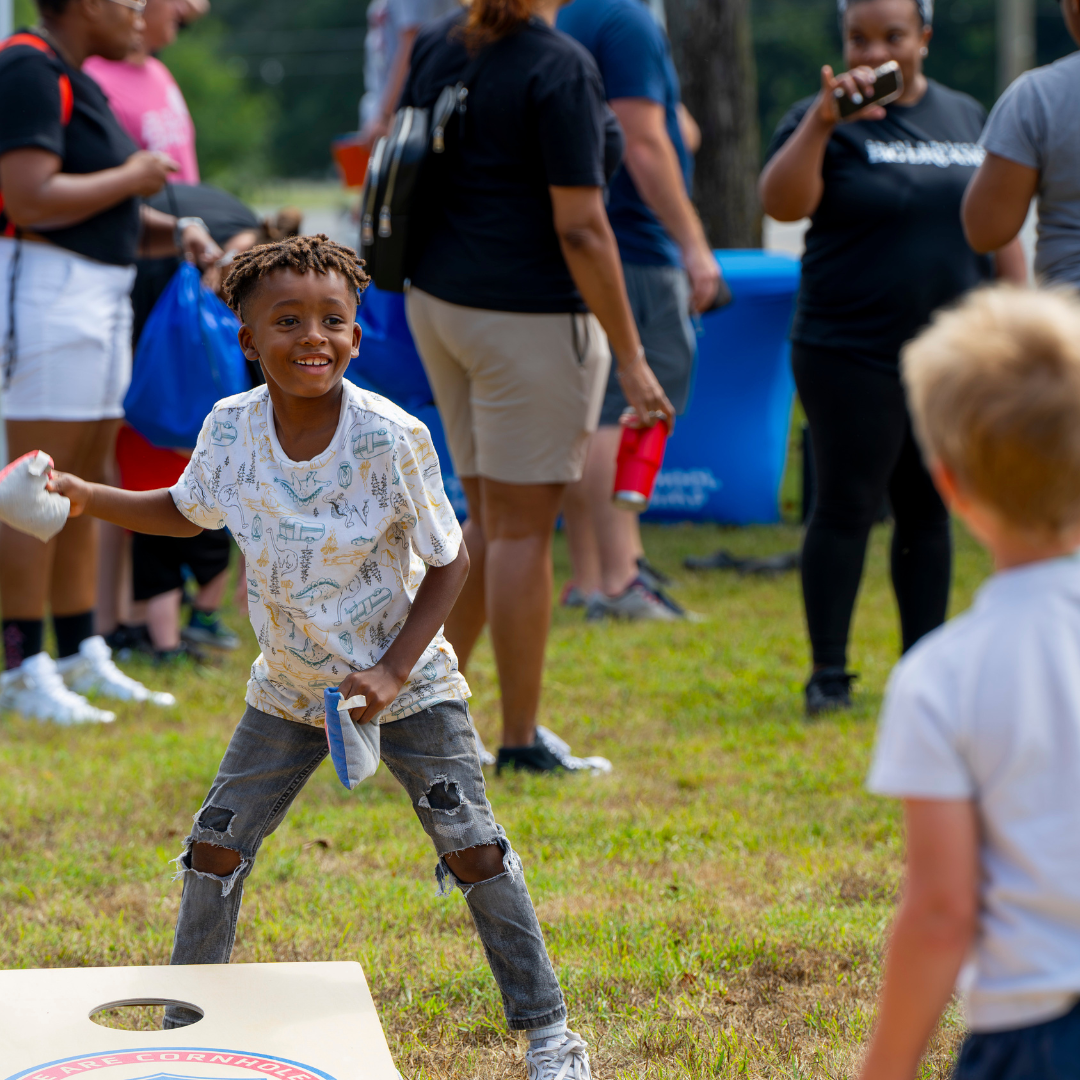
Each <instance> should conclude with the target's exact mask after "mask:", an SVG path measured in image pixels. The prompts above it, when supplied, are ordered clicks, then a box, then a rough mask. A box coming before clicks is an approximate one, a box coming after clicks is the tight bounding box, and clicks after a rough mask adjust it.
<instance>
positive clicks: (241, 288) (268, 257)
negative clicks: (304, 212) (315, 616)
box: [221, 233, 371, 319]
mask: <svg viewBox="0 0 1080 1080" xmlns="http://www.w3.org/2000/svg"><path fill="white" fill-rule="evenodd" d="M273 270H295V271H296V272H297V273H299V274H306V273H307V272H308V271H309V270H310V271H313V272H314V273H316V274H328V273H329V272H330V271H331V270H336V271H337V272H338V273H339V274H341V276H342V277H344V278H345V279H346V280H348V281H349V282H350V283H351V284H352V286H353V288H354V289H356V290H357V292H363V290H364V289H366V288H367V286H368V282H369V281H370V280H371V279H370V278H369V277H368V276H367V274H366V273H365V272H364V263H363V261H362V260H361V259H360V258H359V257H358V256H357V254H356V252H355V251H353V250H352V248H347V247H344V246H342V245H341V244H335V243H334V241H333V240H331V239H330V238H329V237H328V236H327V235H326V234H325V233H319V234H318V235H317V236H288V237H286V238H285V239H284V240H278V241H275V242H274V243H272V244H258V245H256V246H255V247H253V248H250V249H249V250H248V251H244V252H241V253H240V254H239V255H237V256H236V258H235V259H233V261H232V265H231V266H230V267H229V274H228V276H227V277H226V278H225V282H224V284H223V285H222V286H221V292H222V295H223V296H224V298H225V303H226V304H228V305H229V307H231V308H232V309H233V311H235V312H236V314H237V315H239V316H240V318H241V319H242V318H243V317H244V315H243V312H242V311H241V308H243V306H244V303H245V301H247V300H248V298H249V297H250V296H251V294H252V293H253V292H254V291H255V289H256V288H257V287H258V284H259V281H260V280H261V279H262V278H264V277H265V276H266V275H267V274H269V273H270V272H271V271H273Z"/></svg>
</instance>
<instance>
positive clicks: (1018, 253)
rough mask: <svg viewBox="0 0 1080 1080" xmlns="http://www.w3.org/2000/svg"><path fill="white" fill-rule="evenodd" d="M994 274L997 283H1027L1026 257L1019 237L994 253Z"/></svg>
mask: <svg viewBox="0 0 1080 1080" xmlns="http://www.w3.org/2000/svg"><path fill="white" fill-rule="evenodd" d="M994 273H995V275H996V276H997V279H998V281H1011V282H1012V283H1013V284H1014V285H1026V284H1027V283H1028V268H1027V257H1026V256H1025V255H1024V245H1023V244H1021V243H1020V238H1019V237H1016V238H1015V239H1014V240H1010V241H1009V242H1008V243H1007V244H1006V245H1005V246H1004V247H1003V248H999V249H998V250H997V251H995V252H994Z"/></svg>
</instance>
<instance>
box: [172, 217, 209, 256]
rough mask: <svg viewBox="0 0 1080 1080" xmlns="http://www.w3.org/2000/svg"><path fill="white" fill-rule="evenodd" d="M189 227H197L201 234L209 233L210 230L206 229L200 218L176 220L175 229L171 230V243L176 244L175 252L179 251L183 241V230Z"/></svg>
mask: <svg viewBox="0 0 1080 1080" xmlns="http://www.w3.org/2000/svg"><path fill="white" fill-rule="evenodd" d="M189 225H198V226H199V228H200V229H202V231H203V232H205V233H209V232H210V230H209V229H208V228H207V227H206V222H205V221H203V219H202V218H201V217H182V218H177V219H176V227H175V228H174V229H173V242H174V243H175V244H176V250H177V251H181V250H183V248H182V241H183V239H184V230H185V229H186V228H187V227H188V226H189Z"/></svg>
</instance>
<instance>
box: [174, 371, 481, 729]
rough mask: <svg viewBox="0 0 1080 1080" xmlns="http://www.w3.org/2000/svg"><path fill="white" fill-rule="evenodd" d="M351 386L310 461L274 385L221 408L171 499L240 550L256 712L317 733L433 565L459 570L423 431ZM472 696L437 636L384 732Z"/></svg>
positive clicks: (386, 641)
mask: <svg viewBox="0 0 1080 1080" xmlns="http://www.w3.org/2000/svg"><path fill="white" fill-rule="evenodd" d="M342 385H343V387H344V394H343V397H342V405H341V419H340V421H339V422H338V427H337V430H336V432H335V433H334V437H333V439H332V440H331V442H330V445H329V446H328V447H327V448H326V450H324V451H323V453H322V454H320V455H319V456H318V457H316V458H312V459H311V460H310V461H303V462H296V461H292V460H290V459H289V458H288V457H286V455H285V453H284V451H283V450H282V449H281V446H280V444H279V442H278V439H277V433H276V431H275V429H274V420H273V410H272V406H271V403H270V396H269V393H268V391H267V389H266V387H265V386H260V387H257V388H256V389H254V390H250V391H248V392H247V393H245V394H237V395H236V396H235V397H231V398H225V399H224V400H223V401H219V402H218V403H217V405H215V406H214V410H213V412H211V414H210V415H209V416H208V417H207V418H206V422H205V423H204V424H203V428H202V431H201V432H200V434H199V442H198V446H197V447H196V449H195V453H194V454H193V455H192V457H191V461H190V462H189V463H188V466H187V468H186V469H185V470H184V475H183V476H181V477H180V479H179V481H177V483H176V484H175V485H174V486H173V487H172V488H171V489H170V490H171V494H172V497H173V501H174V502H175V503H176V506H177V508H178V509H179V510H180V512H181V513H182V514H183V515H184V516H185V517H186V518H188V520H189V521H192V522H194V523H195V524H196V525H201V526H202V527H203V528H204V529H219V528H221V527H222V526H227V527H228V529H229V531H230V532H231V533H232V535H233V537H234V538H235V540H236V542H237V544H238V545H239V546H240V550H241V551H242V552H243V553H244V556H245V559H246V562H247V586H248V609H249V612H250V615H251V625H252V627H253V628H254V630H255V634H256V636H257V637H258V639H259V645H260V646H261V647H262V652H261V654H260V655H259V657H258V659H257V660H256V661H255V663H254V664H252V666H251V680H250V681H249V682H248V690H247V702H248V704H249V705H252V706H253V707H254V708H256V709H260V710H262V711H263V712H267V713H271V714H273V715H276V716H282V717H285V718H286V719H288V720H297V721H300V722H301V723H305V724H313V725H317V726H318V725H322V724H323V722H324V709H323V690H325V689H326V688H327V687H330V686H337V685H339V684H340V682H341V680H342V679H344V678H345V676H346V675H348V674H349V673H350V672H351V671H356V670H359V669H361V668H367V667H371V666H372V665H373V664H375V663H377V662H378V660H379V659H380V657H381V656H382V655H383V653H384V652H386V649H387V648H388V647H389V645H390V643H391V642H392V641H393V640H394V638H395V637H396V636H397V634H398V632H399V631H400V629H401V627H402V625H403V623H404V622H405V619H406V617H407V616H408V614H409V611H410V609H411V607H412V601H413V597H414V596H415V595H416V590H417V588H418V587H419V585H420V582H421V581H422V580H423V577H424V572H425V564H427V565H430V566H445V565H446V564H447V563H450V562H453V561H454V559H455V558H457V554H458V549H459V547H460V545H461V529H460V527H459V525H458V522H457V518H456V516H455V515H454V511H453V508H452V507H451V506H450V501H449V499H448V498H447V497H446V492H445V491H444V490H443V483H442V473H441V472H440V469H439V459H438V455H437V454H436V453H435V448H434V447H433V446H432V443H431V436H430V435H429V433H428V430H427V428H425V427H424V425H423V424H422V423H421V422H420V421H419V420H417V419H415V417H412V416H410V415H409V414H408V413H406V412H404V411H403V410H402V409H399V408H398V407H397V406H396V405H394V404H393V403H392V402H390V401H387V400H386V398H383V397H380V396H379V395H378V394H373V393H370V392H369V391H367V390H361V389H360V388H359V387H357V386H354V385H353V384H352V383H350V382H349V381H348V380H345V382H344V383H343V384H342ZM468 696H469V688H468V685H467V684H466V682H465V679H464V678H463V677H462V675H461V673H460V672H459V671H458V665H457V657H456V656H455V655H454V651H453V649H452V648H451V647H450V645H449V644H448V643H447V641H446V640H445V638H444V637H443V635H442V631H441V630H440V632H439V633H438V634H437V635H436V637H435V638H434V640H433V641H432V642H431V644H430V645H429V646H428V647H427V649H425V650H424V653H423V654H422V655H421V657H420V659H419V661H418V662H417V664H416V667H415V668H414V669H413V671H412V673H411V675H410V676H409V678H408V680H407V681H406V683H405V685H404V686H403V687H402V690H401V693H400V694H399V695H398V697H397V699H396V700H395V701H394V703H393V704H392V705H391V706H390V707H389V708H388V709H386V710H384V711H383V713H382V714H381V715H380V717H379V722H380V723H386V722H387V721H390V720H400V719H401V718H402V717H405V716H410V715H412V714H413V713H415V712H419V711H420V710H421V709H426V708H428V707H429V706H431V705H434V704H436V703H437V702H440V701H447V700H453V699H456V700H461V699H464V698H466V697H468Z"/></svg>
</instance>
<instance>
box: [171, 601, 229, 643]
mask: <svg viewBox="0 0 1080 1080" xmlns="http://www.w3.org/2000/svg"><path fill="white" fill-rule="evenodd" d="M180 636H181V637H182V638H183V639H184V641H186V642H187V643H188V644H189V645H208V646H209V647H210V648H211V649H225V650H226V651H232V650H233V649H238V648H240V638H239V636H238V635H237V634H235V633H234V632H233V631H232V630H230V629H229V628H228V627H227V626H226V625H225V624H224V623H223V622H222V621H221V620H220V619H219V618H218V617H217V613H216V612H213V611H199V609H198V608H192V609H191V618H190V619H189V620H188V624H187V626H185V627H184V629H183V630H181V631H180Z"/></svg>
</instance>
